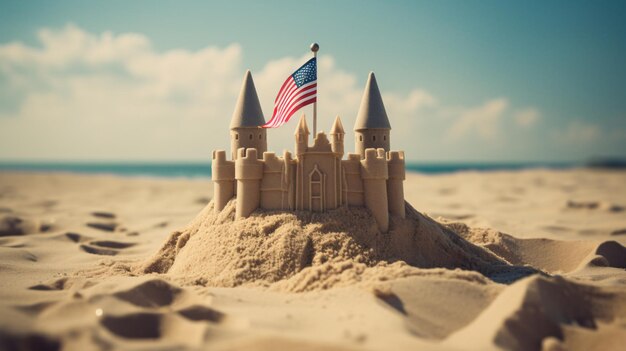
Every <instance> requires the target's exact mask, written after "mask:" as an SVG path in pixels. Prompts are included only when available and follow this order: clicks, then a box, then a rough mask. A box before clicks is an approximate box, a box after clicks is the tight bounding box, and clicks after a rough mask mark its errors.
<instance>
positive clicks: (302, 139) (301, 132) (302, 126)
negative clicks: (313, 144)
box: [294, 115, 311, 156]
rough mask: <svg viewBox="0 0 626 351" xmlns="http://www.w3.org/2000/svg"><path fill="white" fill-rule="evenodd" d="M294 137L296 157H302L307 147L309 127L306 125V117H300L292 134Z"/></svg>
mask: <svg viewBox="0 0 626 351" xmlns="http://www.w3.org/2000/svg"><path fill="white" fill-rule="evenodd" d="M294 134H295V136H296V156H297V155H302V154H304V153H305V152H306V149H307V147H308V146H309V134H311V133H310V132H309V127H308V126H307V125H306V117H305V116H304V115H302V117H300V121H299V122H298V127H296V132H295V133H294Z"/></svg>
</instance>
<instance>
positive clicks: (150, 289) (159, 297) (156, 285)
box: [113, 279, 183, 307]
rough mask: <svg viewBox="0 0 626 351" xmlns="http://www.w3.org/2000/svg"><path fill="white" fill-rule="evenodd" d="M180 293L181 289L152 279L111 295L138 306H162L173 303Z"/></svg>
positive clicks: (181, 292)
mask: <svg viewBox="0 0 626 351" xmlns="http://www.w3.org/2000/svg"><path fill="white" fill-rule="evenodd" d="M182 294H183V290H182V289H180V288H178V287H176V286H173V285H171V284H169V283H167V282H166V281H164V280H160V279H154V280H148V281H146V282H143V283H141V284H139V285H137V286H135V287H133V288H131V289H128V290H124V291H119V292H117V293H115V294H113V296H115V297H116V298H118V299H120V300H123V301H126V302H128V303H131V304H133V305H135V306H139V307H163V306H169V305H171V304H173V303H174V301H176V300H177V299H178V298H179V297H180V296H181V295H182Z"/></svg>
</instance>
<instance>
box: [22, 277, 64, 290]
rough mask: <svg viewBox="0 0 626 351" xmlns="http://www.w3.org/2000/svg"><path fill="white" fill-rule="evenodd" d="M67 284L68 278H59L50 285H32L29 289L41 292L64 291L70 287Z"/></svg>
mask: <svg viewBox="0 0 626 351" xmlns="http://www.w3.org/2000/svg"><path fill="white" fill-rule="evenodd" d="M68 282H69V280H68V278H61V279H57V280H55V281H53V282H51V283H46V284H37V285H33V286H31V287H30V288H29V289H30V290H42V291H53V290H65V289H67V288H69V287H70V286H71V285H70V284H68Z"/></svg>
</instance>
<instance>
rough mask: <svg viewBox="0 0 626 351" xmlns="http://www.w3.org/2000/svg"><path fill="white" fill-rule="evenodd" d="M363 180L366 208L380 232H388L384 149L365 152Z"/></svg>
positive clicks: (386, 172)
mask: <svg viewBox="0 0 626 351" xmlns="http://www.w3.org/2000/svg"><path fill="white" fill-rule="evenodd" d="M361 178H363V190H364V198H365V206H366V207H367V208H368V209H369V210H370V212H371V213H372V215H373V216H374V218H375V219H376V222H377V223H378V228H379V229H380V231H381V232H383V233H384V232H387V230H388V229H389V210H388V200H387V178H388V169H387V159H386V158H385V150H384V149H382V148H380V149H366V150H365V158H364V159H363V160H361Z"/></svg>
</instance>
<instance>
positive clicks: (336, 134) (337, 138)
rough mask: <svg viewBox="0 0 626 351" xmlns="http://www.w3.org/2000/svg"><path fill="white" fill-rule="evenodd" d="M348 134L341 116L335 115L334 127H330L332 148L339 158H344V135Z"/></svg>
mask: <svg viewBox="0 0 626 351" xmlns="http://www.w3.org/2000/svg"><path fill="white" fill-rule="evenodd" d="M345 135H346V132H345V130H344V129H343V124H341V119H340V118H339V116H337V117H335V123H333V127H332V128H331V129H330V137H331V138H332V143H331V146H332V150H333V152H334V153H335V154H337V156H338V157H339V159H341V158H343V142H344V140H343V137H344V136H345Z"/></svg>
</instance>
